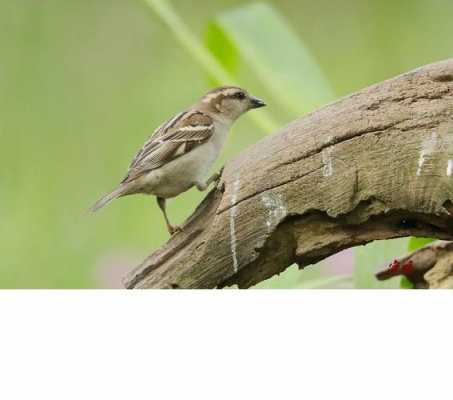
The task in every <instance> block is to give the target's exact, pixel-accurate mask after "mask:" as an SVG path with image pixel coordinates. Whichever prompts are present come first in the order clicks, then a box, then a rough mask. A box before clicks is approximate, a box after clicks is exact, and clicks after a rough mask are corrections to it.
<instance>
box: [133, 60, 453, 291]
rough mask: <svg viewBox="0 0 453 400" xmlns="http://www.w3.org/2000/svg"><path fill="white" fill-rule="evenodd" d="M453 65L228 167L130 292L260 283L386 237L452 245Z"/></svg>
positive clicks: (297, 128)
mask: <svg viewBox="0 0 453 400" xmlns="http://www.w3.org/2000/svg"><path fill="white" fill-rule="evenodd" d="M450 212H451V213H453V60H448V61H444V62H440V63H437V64H432V65H428V66H425V67H423V68H420V69H417V70H415V71H412V72H409V73H406V74H404V75H402V76H399V77H397V78H395V79H392V80H389V81H385V82H382V83H380V84H377V85H374V86H372V87H369V88H367V89H364V90H362V91H360V92H358V93H355V94H353V95H351V96H349V97H346V98H344V99H341V100H339V101H337V102H335V103H333V104H331V105H328V106H326V107H323V108H321V109H320V110H318V111H316V112H313V113H311V114H309V115H307V116H304V117H302V118H300V119H298V120H296V121H294V122H292V123H291V124H289V125H288V126H286V127H285V128H283V129H281V130H280V131H279V132H277V133H276V134H274V135H272V136H268V137H266V138H265V139H264V140H262V141H260V142H259V143H256V144H255V145H254V146H252V147H251V148H249V149H247V150H246V151H244V152H243V153H242V154H241V155H240V156H239V157H238V158H237V159H235V160H233V161H231V162H229V163H228V164H227V165H226V167H225V169H224V171H223V175H222V190H220V189H215V190H213V191H211V192H210V193H209V194H208V196H207V197H206V198H205V199H204V200H203V202H202V203H201V204H200V206H199V207H198V208H197V210H196V211H195V213H194V214H193V215H192V216H191V217H190V218H189V220H188V221H187V222H186V223H185V225H184V231H183V232H181V233H179V234H177V235H175V236H173V237H172V238H171V239H170V240H169V241H168V242H167V243H166V244H164V245H163V246H162V247H161V248H160V249H158V250H157V251H156V252H155V253H154V254H152V255H150V256H149V257H148V258H147V259H146V260H145V261H144V262H143V263H142V264H141V265H140V266H139V267H138V268H137V269H136V270H134V271H133V272H132V273H131V275H130V276H129V277H127V278H126V280H125V284H126V287H128V288H215V287H224V286H227V285H233V284H238V285H239V287H249V286H251V285H254V284H256V283H258V282H260V281H262V280H264V279H267V278H269V277H271V276H272V275H274V274H277V273H279V272H281V271H283V270H284V269H285V268H287V267H288V266H289V265H291V264H292V263H294V262H296V263H298V264H299V266H300V267H304V266H306V265H309V264H312V263H315V262H317V261H320V260H322V259H323V258H325V257H328V256H330V255H332V254H334V253H336V252H338V251H340V250H342V249H345V248H348V247H352V246H356V245H359V244H364V243H367V242H370V241H372V240H376V239H389V238H395V237H402V236H409V235H413V236H425V237H426V236H428V237H436V238H439V239H445V240H452V239H453V218H452V215H450Z"/></svg>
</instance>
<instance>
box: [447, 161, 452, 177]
mask: <svg viewBox="0 0 453 400" xmlns="http://www.w3.org/2000/svg"><path fill="white" fill-rule="evenodd" d="M452 172H453V160H448V162H447V176H451V174H452Z"/></svg>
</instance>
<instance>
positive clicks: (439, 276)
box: [376, 241, 453, 289]
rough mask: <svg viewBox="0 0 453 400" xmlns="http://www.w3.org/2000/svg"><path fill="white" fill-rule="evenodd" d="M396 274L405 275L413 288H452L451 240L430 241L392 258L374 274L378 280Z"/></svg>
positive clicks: (452, 250) (452, 251)
mask: <svg viewBox="0 0 453 400" xmlns="http://www.w3.org/2000/svg"><path fill="white" fill-rule="evenodd" d="M404 266H406V270H405V269H404ZM398 275H403V276H406V277H407V279H409V281H410V282H411V283H412V284H413V285H414V288H415V289H453V242H442V241H440V242H435V243H432V244H430V245H428V246H425V247H423V248H421V249H418V250H416V251H414V252H412V253H410V254H407V255H406V256H404V257H401V258H397V259H396V260H393V261H392V262H391V263H390V264H389V267H388V268H387V269H385V270H383V271H380V272H378V273H377V274H376V276H377V278H378V279H380V280H386V279H388V278H391V277H393V276H398Z"/></svg>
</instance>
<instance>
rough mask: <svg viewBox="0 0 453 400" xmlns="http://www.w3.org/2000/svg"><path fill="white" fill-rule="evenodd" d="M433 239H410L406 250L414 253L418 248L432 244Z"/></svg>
mask: <svg viewBox="0 0 453 400" xmlns="http://www.w3.org/2000/svg"><path fill="white" fill-rule="evenodd" d="M434 240H435V239H432V238H416V237H413V238H410V240H409V244H408V246H407V247H408V250H409V251H415V250H417V249H419V248H420V247H424V246H426V245H427V244H430V243H432V242H434Z"/></svg>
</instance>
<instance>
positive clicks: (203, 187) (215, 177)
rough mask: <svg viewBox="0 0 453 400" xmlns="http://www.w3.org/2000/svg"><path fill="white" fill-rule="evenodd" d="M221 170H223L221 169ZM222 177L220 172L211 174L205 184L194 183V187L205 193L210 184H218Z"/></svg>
mask: <svg viewBox="0 0 453 400" xmlns="http://www.w3.org/2000/svg"><path fill="white" fill-rule="evenodd" d="M222 169H223V168H222ZM221 176H222V170H220V172H216V173H215V174H213V175H212V176H211V177H210V178H209V179H208V180H207V181H206V182H196V183H195V186H196V187H197V189H198V190H199V191H200V192H203V191H205V190H206V189H207V188H208V186H209V185H210V184H211V183H212V182H218V181H219V179H220V177H221Z"/></svg>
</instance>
